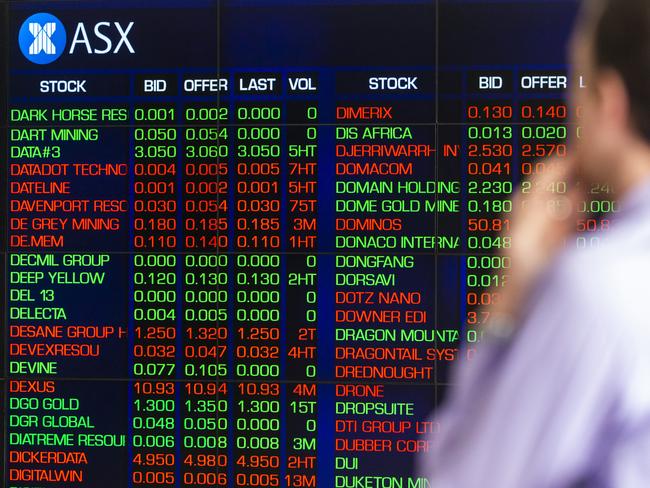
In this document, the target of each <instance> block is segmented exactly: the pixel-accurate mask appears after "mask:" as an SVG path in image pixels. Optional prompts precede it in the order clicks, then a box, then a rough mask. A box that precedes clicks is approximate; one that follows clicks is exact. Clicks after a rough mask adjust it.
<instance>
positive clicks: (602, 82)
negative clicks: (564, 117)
mask: <svg viewBox="0 0 650 488" xmlns="http://www.w3.org/2000/svg"><path fill="white" fill-rule="evenodd" d="M595 81H596V90H597V91H598V103H599V104H600V108H601V115H602V116H603V120H602V122H603V124H604V125H605V127H607V129H608V131H615V132H619V131H620V132H622V131H627V130H629V129H630V121H631V114H630V97H629V95H628V92H627V88H626V86H625V82H624V81H623V78H621V75H619V74H618V73H617V72H616V71H614V70H613V69H603V70H599V72H598V73H597V75H596V80H595ZM612 135H614V134H612Z"/></svg>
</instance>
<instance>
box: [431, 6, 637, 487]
mask: <svg viewBox="0 0 650 488" xmlns="http://www.w3.org/2000/svg"><path fill="white" fill-rule="evenodd" d="M570 58H571V64H572V69H573V71H574V73H576V74H580V75H583V76H584V79H586V80H587V85H588V86H587V87H586V88H583V89H574V90H573V92H572V93H571V94H570V95H571V97H570V98H571V104H572V106H573V107H578V106H579V107H581V110H582V117H581V120H580V121H579V122H580V125H581V127H582V133H581V137H580V138H579V139H577V140H575V141H573V142H572V147H571V149H570V151H571V153H570V154H569V156H568V157H567V158H563V159H562V160H561V161H547V162H546V166H547V169H546V171H545V172H544V174H542V175H539V176H538V177H537V178H535V179H534V180H533V186H532V188H533V189H532V191H531V192H530V193H528V194H526V195H523V194H519V195H517V196H516V197H515V201H514V205H513V209H514V211H513V214H512V215H511V216H510V219H511V229H510V232H509V235H510V236H511V237H512V247H511V248H510V249H504V250H503V254H504V255H505V256H508V257H509V258H511V260H512V261H511V262H512V265H511V268H510V269H509V270H507V271H506V272H507V273H509V274H510V279H509V281H508V283H507V284H506V285H505V286H503V287H502V288H499V289H496V290H493V291H494V292H497V293H498V294H499V295H500V301H499V302H498V303H497V304H493V305H490V306H489V307H486V308H485V309H484V310H483V311H482V312H485V316H487V317H488V318H487V321H486V324H485V326H484V330H483V339H482V342H481V343H480V344H479V345H478V346H477V352H476V354H475V356H474V359H473V360H471V361H466V362H463V363H461V364H459V365H458V366H457V367H456V368H457V369H455V370H453V374H454V376H452V379H451V382H452V387H451V389H450V391H449V392H448V397H447V398H446V400H445V403H444V404H443V406H442V408H441V410H440V411H438V412H435V413H434V416H433V419H434V420H436V421H438V422H439V425H440V431H439V432H438V433H435V434H432V435H431V436H430V438H429V440H430V441H431V449H430V451H429V452H428V453H425V454H423V455H422V456H421V458H420V459H419V463H420V466H419V468H420V474H421V475H422V476H426V477H427V478H429V480H430V481H431V486H432V487H435V488H471V487H485V488H564V487H589V488H592V487H594V488H597V487H611V488H641V487H650V0H586V1H585V3H584V5H583V6H582V11H581V14H580V16H579V21H578V24H577V26H576V29H575V32H574V35H573V38H572V41H571V45H570ZM574 85H575V83H574ZM574 111H575V108H574ZM556 181H566V182H568V183H569V185H568V188H569V189H568V191H567V192H565V193H564V194H561V195H559V194H553V193H552V191H551V190H550V188H551V187H552V186H553V185H552V184H553V183H554V182H556ZM576 182H580V183H576ZM603 185H609V186H610V187H611V188H612V189H613V190H614V191H613V193H612V194H611V195H610V196H611V197H612V198H614V199H616V200H618V202H619V203H620V206H619V207H620V210H619V212H618V213H617V214H616V215H612V216H610V217H611V218H612V220H613V221H614V222H613V224H612V226H611V229H610V230H608V231H606V232H604V233H603V234H599V236H600V237H601V241H602V243H601V245H600V246H599V247H597V248H590V249H587V250H576V246H575V237H576V236H575V235H574V232H575V231H576V221H577V220H576V219H577V218H579V217H578V214H577V207H578V203H579V202H580V201H584V200H589V194H590V191H591V189H593V188H597V187H599V186H603ZM581 218H585V215H584V214H583V215H582V216H581ZM565 243H568V244H569V245H568V246H565V245H564V244H565ZM571 244H573V245H571Z"/></svg>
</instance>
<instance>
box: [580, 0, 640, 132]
mask: <svg viewBox="0 0 650 488" xmlns="http://www.w3.org/2000/svg"><path fill="white" fill-rule="evenodd" d="M587 1H589V0H587ZM591 6H593V7H594V8H593V9H590V8H588V10H591V13H592V14H593V15H595V17H592V20H593V21H594V22H593V23H592V29H593V30H592V32H593V39H594V44H593V46H594V51H593V55H594V62H595V65H596V68H611V69H613V70H615V71H616V72H617V73H619V75H620V76H621V77H622V78H623V82H624V83H625V87H626V88H627V92H628V96H629V98H630V111H631V116H632V123H633V124H634V125H635V127H636V129H637V130H638V131H639V132H640V133H641V135H642V136H643V137H644V138H646V139H647V140H649V141H650V0H593V2H592V5H591Z"/></svg>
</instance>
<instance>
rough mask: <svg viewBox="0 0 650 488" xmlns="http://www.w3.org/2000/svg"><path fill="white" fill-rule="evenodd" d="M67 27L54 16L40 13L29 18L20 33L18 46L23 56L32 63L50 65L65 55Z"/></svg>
mask: <svg viewBox="0 0 650 488" xmlns="http://www.w3.org/2000/svg"><path fill="white" fill-rule="evenodd" d="M66 40H67V38H66V34H65V27H64V26H63V24H62V23H61V21H60V20H59V19H57V18H56V17H55V16H54V15H52V14H47V13H43V12H41V13H38V14H34V15H32V16H31V17H29V18H28V19H27V20H25V22H23V25H22V26H21V27H20V31H19V32H18V44H19V45H20V50H21V51H22V53H23V55H24V56H25V57H26V58H27V59H28V60H29V61H31V62H32V63H36V64H49V63H51V62H52V61H55V60H57V59H58V58H59V56H61V54H63V51H64V50H65V43H66Z"/></svg>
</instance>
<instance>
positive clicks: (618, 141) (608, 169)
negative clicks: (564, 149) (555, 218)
mask: <svg viewBox="0 0 650 488" xmlns="http://www.w3.org/2000/svg"><path fill="white" fill-rule="evenodd" d="M570 55H571V58H572V59H571V61H572V65H573V67H574V71H575V74H576V75H582V76H583V77H584V80H586V82H587V85H588V87H587V88H583V89H580V88H575V89H574V92H573V93H572V97H573V103H574V104H575V106H576V107H579V110H580V112H581V117H580V119H579V120H577V122H578V123H579V125H580V126H581V127H582V130H581V137H580V138H579V139H578V140H577V142H576V150H577V155H578V161H579V162H580V163H579V164H580V167H579V173H580V177H581V178H582V179H584V180H586V181H587V182H591V183H610V182H613V183H619V184H620V186H629V182H630V181H633V179H634V178H636V177H639V176H640V175H639V174H637V173H638V172H639V171H641V170H642V169H643V168H642V167H641V166H640V160H641V159H644V160H645V159H646V158H645V157H642V155H643V153H644V152H645V151H648V152H649V153H650V1H649V0H585V3H584V5H583V9H582V13H581V15H580V18H579V21H578V24H577V27H576V30H575V32H574V36H573V40H572V43H571V53H570ZM646 156H647V155H646ZM645 163H646V164H647V168H648V171H650V160H646V161H645ZM628 180H630V181H628Z"/></svg>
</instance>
